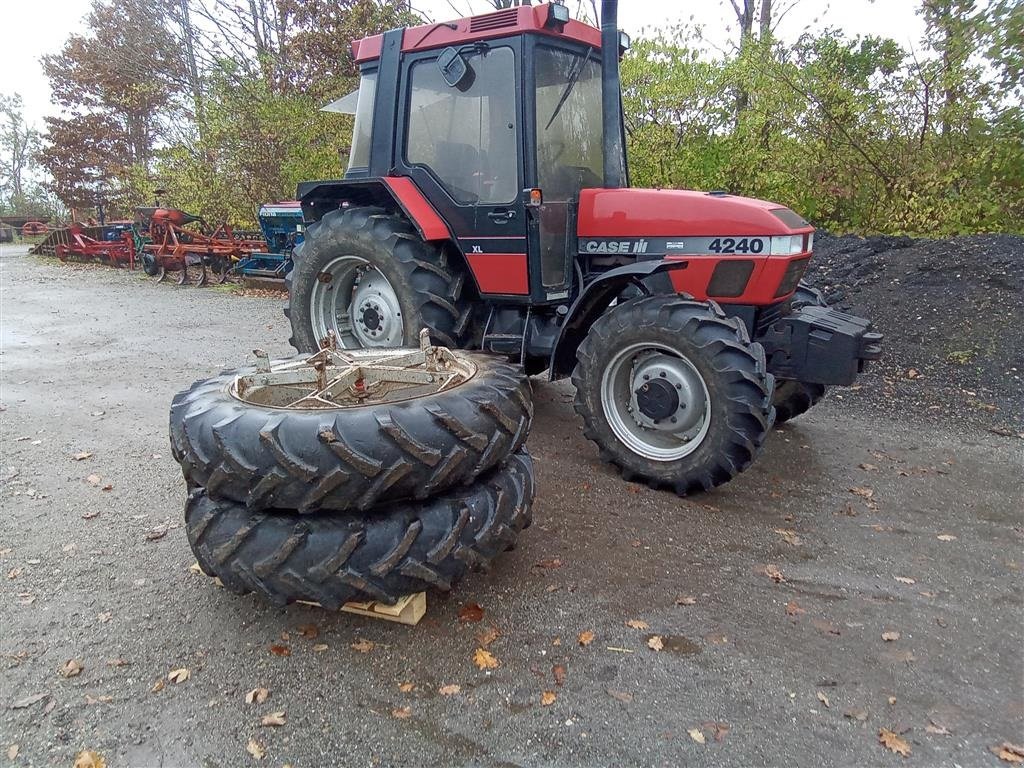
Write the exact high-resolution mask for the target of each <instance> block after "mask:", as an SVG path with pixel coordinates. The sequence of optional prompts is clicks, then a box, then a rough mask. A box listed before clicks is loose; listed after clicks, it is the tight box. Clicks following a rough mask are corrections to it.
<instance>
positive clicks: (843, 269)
mask: <svg viewBox="0 0 1024 768" xmlns="http://www.w3.org/2000/svg"><path fill="white" fill-rule="evenodd" d="M814 250H815V255H814V258H813V259H812V261H811V266H810V268H809V270H808V274H807V280H808V281H809V282H811V283H812V284H814V285H816V286H817V287H818V288H821V289H822V290H823V291H824V292H825V295H826V297H828V300H829V302H830V303H832V304H834V305H836V306H838V307H839V308H841V309H847V310H849V311H851V312H853V313H854V314H859V315H863V316H866V317H870V318H871V319H872V320H873V321H874V323H875V326H876V327H877V328H878V330H880V331H881V332H882V333H884V334H885V345H884V348H885V357H884V359H883V360H882V361H881V362H880V363H876V364H874V365H873V368H872V371H871V373H870V374H869V375H868V376H866V377H865V378H864V381H863V386H861V387H860V388H859V389H855V390H854V391H853V392H848V393H844V392H843V391H842V390H837V391H836V393H835V394H841V395H843V396H844V399H848V400H852V401H854V402H861V403H864V402H866V403H867V404H870V405H871V406H872V407H875V408H879V409H882V410H883V411H890V412H892V411H898V412H899V413H901V414H912V413H917V414H918V415H921V416H925V417H927V418H928V419H929V420H931V419H937V420H941V421H944V422H947V423H950V422H952V423H955V422H956V421H957V420H960V421H965V422H968V423H969V424H971V425H973V426H980V427H982V428H985V429H988V430H991V431H994V432H996V433H1007V434H1008V435H1013V436H1017V435H1019V434H1021V433H1022V432H1024V237H1019V236H1015V235H970V236H964V237H955V238H951V239H946V240H913V239H911V238H908V237H869V238H861V237H856V236H852V235H847V236H843V237H833V236H829V235H823V236H819V237H818V238H816V241H815V249H814Z"/></svg>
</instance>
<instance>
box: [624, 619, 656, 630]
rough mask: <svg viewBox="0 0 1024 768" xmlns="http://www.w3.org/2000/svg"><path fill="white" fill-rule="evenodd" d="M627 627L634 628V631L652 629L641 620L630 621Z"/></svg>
mask: <svg viewBox="0 0 1024 768" xmlns="http://www.w3.org/2000/svg"><path fill="white" fill-rule="evenodd" d="M626 626H627V627H632V628H633V629H650V628H651V625H650V624H648V623H647V622H646V621H640V619H630V620H629V621H627V622H626Z"/></svg>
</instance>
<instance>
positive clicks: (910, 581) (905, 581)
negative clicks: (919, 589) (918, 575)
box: [893, 576, 917, 584]
mask: <svg viewBox="0 0 1024 768" xmlns="http://www.w3.org/2000/svg"><path fill="white" fill-rule="evenodd" d="M893 578H894V579H896V581H898V582H899V583H900V584H917V580H916V579H912V578H910V577H909V576H893Z"/></svg>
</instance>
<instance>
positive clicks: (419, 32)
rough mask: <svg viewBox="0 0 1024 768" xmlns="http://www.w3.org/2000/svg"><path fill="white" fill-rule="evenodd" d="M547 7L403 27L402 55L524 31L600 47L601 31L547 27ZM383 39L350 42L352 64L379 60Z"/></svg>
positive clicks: (568, 25)
mask: <svg viewBox="0 0 1024 768" xmlns="http://www.w3.org/2000/svg"><path fill="white" fill-rule="evenodd" d="M550 5H551V4H550V3H545V4H544V5H534V6H528V5H527V6H519V7H516V8H506V9H505V10H502V11H497V12H495V13H486V14H483V15H480V16H470V17H468V18H465V19H458V20H456V21H447V22H440V23H437V24H422V25H420V26H418V27H406V28H405V30H404V33H403V35H402V53H410V52H412V51H426V50H430V49H433V48H447V47H448V46H450V45H462V44H464V43H471V42H474V41H476V40H487V39H490V38H495V37H507V36H509V35H522V34H525V33H528V32H533V33H536V34H541V35H547V36H549V37H555V38H560V39H563V40H574V41H576V42H578V43H584V44H585V45H589V46H591V47H593V48H600V47H601V31H600V30H599V29H595V28H594V27H592V26H590V25H589V24H584V23H583V22H580V21H576V20H575V19H570V20H569V22H568V23H566V24H565V26H564V27H563V28H562V29H561V30H558V29H557V28H556V27H552V26H549V25H548V24H547V21H548V8H549V7H550ZM383 39H384V36H383V35H372V36H370V37H364V38H363V39H362V40H356V41H354V42H353V43H352V55H353V57H355V60H356V63H358V64H362V63H364V62H367V61H372V60H374V59H378V58H380V49H381V44H382V41H383Z"/></svg>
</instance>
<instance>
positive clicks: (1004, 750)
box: [988, 741, 1024, 763]
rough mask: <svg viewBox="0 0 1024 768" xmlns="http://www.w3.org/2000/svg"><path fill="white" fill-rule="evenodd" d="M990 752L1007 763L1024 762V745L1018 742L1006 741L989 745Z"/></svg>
mask: <svg viewBox="0 0 1024 768" xmlns="http://www.w3.org/2000/svg"><path fill="white" fill-rule="evenodd" d="M988 749H989V752H991V753H992V754H993V755H995V756H996V757H998V758H999V759H1000V760H1002V761H1003V762H1006V763H1024V747H1022V746H1020V745H1018V744H1011V743H1010V742H1008V741H1004V742H1003V743H1002V744H999V745H998V746H995V747H989V748H988Z"/></svg>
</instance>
